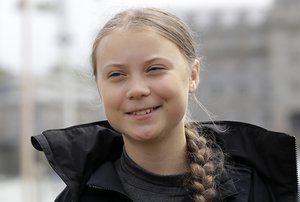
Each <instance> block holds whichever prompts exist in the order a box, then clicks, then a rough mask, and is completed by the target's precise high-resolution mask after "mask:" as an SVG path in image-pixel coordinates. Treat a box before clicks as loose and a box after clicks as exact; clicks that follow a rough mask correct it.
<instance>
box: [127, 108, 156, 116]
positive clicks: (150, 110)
mask: <svg viewBox="0 0 300 202" xmlns="http://www.w3.org/2000/svg"><path fill="white" fill-rule="evenodd" d="M158 108H160V106H156V107H151V108H147V109H142V110H137V111H132V112H127V113H126V114H128V115H133V116H143V115H146V114H150V113H151V112H153V111H155V110H157V109H158Z"/></svg>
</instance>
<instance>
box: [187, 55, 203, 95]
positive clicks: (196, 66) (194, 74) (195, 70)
mask: <svg viewBox="0 0 300 202" xmlns="http://www.w3.org/2000/svg"><path fill="white" fill-rule="evenodd" d="M200 70H201V67H200V62H199V60H197V59H196V60H195V62H194V63H193V67H192V71H191V75H190V87H189V92H190V93H192V92H195V90H196V89H197V87H198V84H199V80H200V79H199V78H200Z"/></svg>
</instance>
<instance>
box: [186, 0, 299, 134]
mask: <svg viewBox="0 0 300 202" xmlns="http://www.w3.org/2000/svg"><path fill="white" fill-rule="evenodd" d="M299 9H300V1H298V0H288V1H282V0H277V1H275V4H274V5H273V7H272V8H270V9H269V10H268V11H247V10H245V11H217V12H214V13H208V14H207V13H205V12H201V11H200V12H199V11H193V10H192V12H186V13H187V14H186V21H187V22H188V23H189V24H190V25H191V26H192V27H193V29H194V30H195V31H196V33H197V34H199V35H200V40H199V44H200V47H199V50H200V54H201V55H202V56H203V58H202V69H203V70H202V72H201V81H200V88H199V96H198V97H199V100H200V101H201V102H202V103H203V105H204V106H206V107H207V109H208V110H209V111H211V112H212V114H214V115H216V116H217V117H216V119H226V120H228V119H229V120H237V121H245V122H250V123H254V124H258V125H260V126H263V127H267V128H269V129H271V130H278V131H284V132H287V133H290V134H292V135H295V136H300V23H299V22H300V13H299V11H298V10H299ZM193 111H195V110H193ZM194 117H196V119H200V120H203V119H207V115H206V114H205V113H203V112H197V113H196V114H194Z"/></svg>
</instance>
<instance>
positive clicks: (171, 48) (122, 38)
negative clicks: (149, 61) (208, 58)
mask: <svg viewBox="0 0 300 202" xmlns="http://www.w3.org/2000/svg"><path fill="white" fill-rule="evenodd" d="M147 54H150V55H151V54H157V55H162V56H165V57H169V58H173V59H174V58H181V59H182V58H183V55H182V54H181V52H180V51H179V49H178V47H177V46H176V45H175V44H174V43H173V42H171V41H170V40H168V39H167V38H165V37H163V36H161V35H160V34H158V33H157V32H156V31H153V30H149V29H144V28H119V29H116V30H113V31H112V32H110V33H108V34H106V35H105V36H104V37H103V38H102V39H101V40H100V42H99V44H98V47H97V50H96V57H97V60H98V61H100V62H101V61H103V60H106V59H113V58H114V59H121V58H126V57H129V58H136V59H137V58H141V57H146V56H147ZM132 56H136V57H132ZM183 59H184V58H183Z"/></svg>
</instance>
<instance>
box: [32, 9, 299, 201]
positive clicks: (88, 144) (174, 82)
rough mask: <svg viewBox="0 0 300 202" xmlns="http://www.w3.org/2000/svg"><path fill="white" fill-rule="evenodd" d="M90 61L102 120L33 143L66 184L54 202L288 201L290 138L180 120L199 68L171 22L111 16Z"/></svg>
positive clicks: (143, 12) (152, 13)
mask: <svg viewBox="0 0 300 202" xmlns="http://www.w3.org/2000/svg"><path fill="white" fill-rule="evenodd" d="M92 63H93V72H94V76H95V80H96V83H97V87H98V90H99V94H100V95H101V97H102V102H103V105H104V109H105V114H106V116H107V119H108V121H102V122H96V123H89V124H84V125H79V126H74V127H71V128H67V129H61V130H50V131H45V132H44V133H43V134H42V135H39V136H36V137H33V138H32V143H33V145H34V146H35V148H37V149H38V150H43V151H44V152H45V154H46V157H47V159H48V161H49V163H50V164H51V166H52V167H53V168H54V170H55V171H56V172H57V173H58V175H59V176H60V177H61V178H62V179H63V180H64V182H65V183H66V185H67V187H66V189H65V190H64V191H63V192H62V193H61V194H60V195H59V196H58V197H57V199H56V201H59V202H60V201H74V202H76V201H83V202H96V201H97V202H99V201H101V202H102V201H155V202H167V201H174V202H176V201H197V202H210V201H229V202H231V201H232V202H233V201H234V202H239V201H255V202H258V201H261V202H266V201H282V202H288V201H296V195H297V194H296V193H297V182H296V174H295V173H296V163H295V159H296V158H295V150H294V138H293V137H290V136H287V135H285V134H281V133H275V132H270V131H267V130H265V129H262V128H259V127H256V126H252V125H249V124H243V123H237V122H216V123H213V124H211V123H202V124H200V123H198V124H196V123H191V122H189V121H188V117H187V114H188V113H187V107H188V98H189V95H190V94H192V93H193V92H195V90H196V89H197V86H198V83H199V73H200V63H199V60H198V57H197V53H196V50H195V46H194V44H193V40H192V36H191V32H190V31H189V29H188V27H187V26H186V25H185V24H184V23H183V22H182V21H181V20H180V19H179V18H178V17H176V16H174V15H173V14H171V13H168V12H166V11H162V10H159V9H150V8H144V9H131V10H126V11H123V12H121V13H119V14H117V15H115V16H114V17H113V18H112V19H111V20H109V21H108V22H107V23H106V24H105V26H104V27H103V28H102V29H101V31H100V32H99V34H98V35H97V37H96V40H95V42H94V46H93V51H92ZM214 125H218V126H219V127H222V128H225V129H226V130H225V131H226V132H218V131H220V130H215V129H213V127H212V126H214ZM268 142H272V145H271V146H269V145H268V144H267V143H268ZM224 154H225V155H226V156H228V158H226V159H225V158H224ZM228 165H229V166H228Z"/></svg>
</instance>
